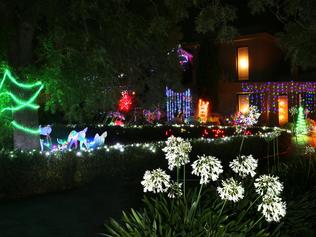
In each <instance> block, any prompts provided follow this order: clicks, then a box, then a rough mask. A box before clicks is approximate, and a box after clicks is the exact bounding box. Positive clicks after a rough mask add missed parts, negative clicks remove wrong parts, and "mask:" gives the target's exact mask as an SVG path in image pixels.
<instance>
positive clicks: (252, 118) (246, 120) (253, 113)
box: [239, 105, 261, 126]
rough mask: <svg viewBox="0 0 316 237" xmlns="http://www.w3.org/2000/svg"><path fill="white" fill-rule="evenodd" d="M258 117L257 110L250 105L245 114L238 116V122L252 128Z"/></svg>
mask: <svg viewBox="0 0 316 237" xmlns="http://www.w3.org/2000/svg"><path fill="white" fill-rule="evenodd" d="M260 115H261V114H260V113H259V110H258V108H257V107H256V106H252V105H251V106H249V109H248V111H247V112H246V113H243V114H240V117H239V122H240V124H241V125H244V126H253V125H255V124H256V123H258V119H259V117H260Z"/></svg>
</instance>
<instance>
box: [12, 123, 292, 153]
mask: <svg viewBox="0 0 316 237" xmlns="http://www.w3.org/2000/svg"><path fill="white" fill-rule="evenodd" d="M224 127H227V126H221V128H218V127H216V128H215V127H214V126H207V128H205V130H204V131H207V129H210V130H209V131H210V132H212V133H213V134H215V135H214V136H213V137H212V138H210V137H208V135H209V132H206V133H205V134H204V135H202V136H201V137H200V138H188V139H187V140H188V141H190V142H192V143H197V142H202V143H219V144H221V143H227V142H231V141H233V140H234V139H239V138H242V137H245V138H250V137H257V138H267V137H269V136H271V137H273V136H275V135H274V134H275V133H276V132H285V133H291V131H290V130H286V129H281V128H279V127H273V128H272V127H260V131H259V130H258V132H256V133H251V132H246V133H244V134H243V135H240V134H235V135H231V136H226V135H225V131H224V130H223V128H224ZM249 131H250V130H249ZM170 135H172V134H170ZM164 144H165V140H163V141H157V142H152V143H132V144H121V143H116V144H114V145H105V146H103V147H97V148H95V149H89V150H71V149H67V150H64V151H59V150H57V149H56V150H51V151H38V150H32V151H23V150H20V151H10V152H9V154H10V157H11V158H16V157H18V156H19V153H24V154H28V155H30V156H32V155H39V154H40V155H43V156H46V157H48V158H49V157H60V156H61V155H63V154H65V153H73V154H74V155H75V156H77V157H81V156H90V155H93V154H94V152H95V151H97V152H100V151H101V152H102V151H103V152H104V153H105V155H106V154H107V153H109V152H113V151H118V152H121V153H124V152H126V151H128V150H129V149H130V148H133V149H137V150H139V151H142V150H143V151H147V152H152V153H155V152H156V151H157V150H158V149H159V148H162V147H163V146H164ZM105 157H106V156H105Z"/></svg>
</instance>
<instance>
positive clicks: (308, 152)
mask: <svg viewBox="0 0 316 237" xmlns="http://www.w3.org/2000/svg"><path fill="white" fill-rule="evenodd" d="M315 151H316V150H315V147H312V146H306V147H305V155H312V154H314V153H315Z"/></svg>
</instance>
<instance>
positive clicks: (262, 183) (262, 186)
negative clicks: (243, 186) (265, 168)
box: [254, 175, 283, 196]
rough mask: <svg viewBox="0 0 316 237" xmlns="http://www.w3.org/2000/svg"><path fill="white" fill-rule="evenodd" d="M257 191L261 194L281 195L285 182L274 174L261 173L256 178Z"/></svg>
mask: <svg viewBox="0 0 316 237" xmlns="http://www.w3.org/2000/svg"><path fill="white" fill-rule="evenodd" d="M254 185H255V188H256V192H257V193H258V194H259V195H261V196H265V195H268V196H279V195H280V193H281V192H282V190H283V184H282V183H281V182H280V181H279V177H277V176H273V175H261V176H260V177H259V178H257V179H256V180H255V183H254Z"/></svg>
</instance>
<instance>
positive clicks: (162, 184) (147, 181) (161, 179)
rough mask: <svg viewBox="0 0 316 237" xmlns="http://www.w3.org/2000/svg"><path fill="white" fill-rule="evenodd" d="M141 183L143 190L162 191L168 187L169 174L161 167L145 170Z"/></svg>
mask: <svg viewBox="0 0 316 237" xmlns="http://www.w3.org/2000/svg"><path fill="white" fill-rule="evenodd" d="M141 184H142V185H143V186H144V192H147V191H148V192H153V193H164V192H167V191H168V188H169V187H170V176H169V175H167V174H166V172H165V171H164V170H162V169H159V168H158V169H155V170H152V171H148V170H147V171H146V172H145V174H144V177H143V181H142V182H141Z"/></svg>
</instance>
